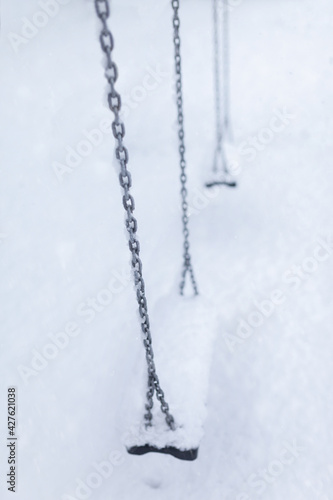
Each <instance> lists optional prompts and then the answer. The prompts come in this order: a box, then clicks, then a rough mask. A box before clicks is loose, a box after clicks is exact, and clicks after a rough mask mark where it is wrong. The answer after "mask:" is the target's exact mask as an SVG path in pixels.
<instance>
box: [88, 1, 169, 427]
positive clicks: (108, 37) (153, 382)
mask: <svg viewBox="0 0 333 500" xmlns="http://www.w3.org/2000/svg"><path fill="white" fill-rule="evenodd" d="M95 8H96V13H97V16H98V17H99V19H100V20H101V23H102V29H101V32H100V37H99V39H100V44H101V47H102V50H103V52H104V53H105V58H106V69H105V77H106V79H107V81H108V82H109V85H110V91H109V94H108V103H109V107H110V109H111V111H112V112H113V114H114V120H113V123H112V132H113V135H114V137H115V139H116V141H117V143H116V144H117V145H116V150H115V152H116V158H117V159H118V162H119V165H120V174H119V182H120V186H121V188H122V190H123V199H122V201H123V206H124V209H125V211H126V222H125V223H126V230H127V232H128V237H129V242H128V244H129V249H130V252H131V255H132V261H131V264H132V269H133V274H134V282H135V288H136V297H137V302H138V306H139V314H140V317H141V329H142V333H143V344H144V347H145V351H146V360H147V366H148V391H147V403H146V405H145V408H146V413H145V415H144V419H145V424H146V427H149V426H151V425H152V420H153V414H152V408H153V404H154V403H153V396H154V393H155V392H156V398H157V400H158V401H159V402H160V406H161V411H162V412H163V413H164V415H165V420H166V423H167V425H168V426H169V428H170V429H172V430H174V429H175V421H174V418H173V416H172V415H171V413H170V411H169V405H168V403H167V402H166V400H165V397H164V393H163V391H162V389H161V386H160V383H159V379H158V376H157V373H156V366H155V362H154V352H153V346H152V337H151V332H150V324H149V315H148V306H147V299H146V294H145V283H144V279H143V275H142V262H141V259H140V244H139V240H138V238H137V235H136V233H137V228H138V224H137V221H136V219H135V217H134V215H133V212H134V208H135V204H134V199H133V197H132V195H131V194H130V187H131V185H132V179H131V174H130V172H129V171H128V169H127V163H128V151H127V149H126V147H125V146H124V143H123V139H124V136H125V127H124V124H123V122H122V120H121V118H120V115H119V113H120V109H121V98H120V95H119V94H118V92H117V91H116V90H115V82H116V80H117V77H118V70H117V67H116V65H115V63H114V62H113V60H112V50H113V37H112V34H111V32H110V30H109V28H108V25H107V19H108V17H109V15H110V8H109V2H108V0H95Z"/></svg>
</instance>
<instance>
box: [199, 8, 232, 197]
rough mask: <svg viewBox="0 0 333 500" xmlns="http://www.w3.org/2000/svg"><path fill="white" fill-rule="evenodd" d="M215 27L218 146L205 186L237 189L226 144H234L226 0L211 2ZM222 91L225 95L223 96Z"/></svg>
mask: <svg viewBox="0 0 333 500" xmlns="http://www.w3.org/2000/svg"><path fill="white" fill-rule="evenodd" d="M212 6H213V25H214V30H213V31H214V87H215V120H216V125H215V127H216V146H215V152H214V159H213V168H212V180H211V181H208V182H206V184H205V186H206V187H207V188H211V187H214V186H227V187H236V186H237V183H236V181H235V180H234V179H233V177H232V175H231V172H230V168H229V159H228V154H227V143H231V142H232V130H231V120H230V92H229V91H230V61H229V58H230V47H229V45H230V43H229V12H228V8H229V6H228V2H227V0H212ZM221 87H222V88H223V95H222V93H221Z"/></svg>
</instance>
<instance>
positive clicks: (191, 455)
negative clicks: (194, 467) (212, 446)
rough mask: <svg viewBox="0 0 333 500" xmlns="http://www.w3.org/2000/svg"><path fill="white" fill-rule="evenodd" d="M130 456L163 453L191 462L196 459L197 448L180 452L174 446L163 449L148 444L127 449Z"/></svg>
mask: <svg viewBox="0 0 333 500" xmlns="http://www.w3.org/2000/svg"><path fill="white" fill-rule="evenodd" d="M127 452H128V453H129V454H130V455H145V454H146V453H151V452H153V453H163V454H165V455H172V456H173V457H175V458H179V460H187V461H193V460H195V459H196V458H197V457H198V448H193V449H192V450H180V449H178V448H175V447H174V446H166V447H165V448H157V447H156V446H151V445H149V444H146V445H143V446H132V447H131V448H128V449H127Z"/></svg>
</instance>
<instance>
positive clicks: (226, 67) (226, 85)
mask: <svg viewBox="0 0 333 500" xmlns="http://www.w3.org/2000/svg"><path fill="white" fill-rule="evenodd" d="M222 4H223V9H222V12H223V89H224V100H223V108H224V119H223V125H224V134H225V135H229V137H231V128H230V126H231V124H230V61H229V57H230V48H229V9H228V7H229V6H228V0H222Z"/></svg>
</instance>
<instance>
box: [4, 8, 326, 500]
mask: <svg viewBox="0 0 333 500" xmlns="http://www.w3.org/2000/svg"><path fill="white" fill-rule="evenodd" d="M51 3H52V2H51ZM230 3H231V4H232V5H234V6H235V7H234V8H233V9H232V12H231V46H232V53H231V60H232V68H231V80H232V82H231V83H232V95H231V97H232V118H233V131H234V137H235V144H236V146H237V148H238V152H239V160H240V169H239V171H237V176H238V179H239V188H238V189H237V190H230V191H227V190H224V189H222V190H220V192H219V194H217V195H216V196H214V197H213V198H212V197H211V198H208V196H209V195H210V193H207V192H206V191H205V190H204V189H203V187H202V186H203V182H204V180H205V179H207V177H208V176H209V172H210V168H211V164H212V156H213V147H214V108H213V77H212V40H211V38H212V32H211V9H210V2H208V1H204V0H183V1H182V2H181V10H180V15H181V19H182V25H181V34H182V54H183V70H184V94H185V127H186V144H187V159H188V172H189V183H190V186H189V189H190V194H189V198H190V206H191V214H192V215H191V219H190V230H191V241H192V252H193V263H194V266H195V272H196V274H197V279H198V282H199V286H200V291H201V293H202V294H203V295H204V296H206V297H208V299H209V300H211V301H212V302H213V303H214V305H215V307H216V309H217V310H218V313H219V332H218V337H217V341H216V345H215V348H214V359H213V363H212V367H211V379H210V380H211V382H210V391H209V395H208V418H207V421H206V426H205V436H204V439H203V440H202V443H201V446H200V452H199V457H198V459H197V461H195V462H191V463H186V462H180V461H178V460H176V459H174V458H173V457H170V456H163V455H156V454H154V455H147V456H143V457H133V456H130V455H128V454H127V453H126V451H125V450H124V447H123V444H122V443H123V440H124V438H125V437H126V433H127V432H128V431H129V429H128V420H129V415H128V411H127V409H128V407H127V399H126V398H127V396H126V395H127V394H128V393H129V391H130V389H131V386H132V385H133V384H135V382H136V374H135V366H136V361H137V359H139V357H143V356H144V353H143V350H142V343H141V338H140V330H139V325H138V320H137V313H136V304H135V297H134V293H133V287H132V284H131V281H130V278H129V274H128V267H129V254H128V249H127V244H126V239H125V236H124V229H123V208H122V205H121V198H120V191H119V187H118V179H117V172H116V168H114V167H115V163H114V160H113V147H114V146H113V137H112V135H111V134H110V133H109V128H108V123H109V122H110V119H111V116H110V113H109V111H108V109H107V107H106V100H105V94H106V91H105V87H106V86H105V81H104V77H103V68H102V60H103V59H102V55H101V52H100V47H99V44H98V38H97V34H98V28H99V24H98V22H97V20H96V18H95V17H96V16H95V13H94V7H93V2H92V1H88V0H81V1H79V0H71V1H67V2H66V1H63V0H62V1H61V2H60V1H59V2H58V3H57V4H56V5H57V6H58V7H57V8H56V7H53V9H54V10H53V11H51V10H50V7H48V11H49V14H44V15H41V14H40V12H41V11H42V12H45V9H44V11H43V9H42V8H41V6H40V5H41V4H43V0H41V2H37V1H36V0H28V1H27V0H24V1H23V0H18V1H16V2H6V3H5V2H4V3H3V5H2V55H1V57H2V60H1V63H2V64H1V67H2V74H3V79H2V84H1V87H2V88H1V99H2V102H1V121H2V127H1V130H2V133H1V156H2V170H1V183H0V190H1V195H0V200H1V220H0V235H1V246H0V253H1V271H0V272H1V305H2V307H1V313H0V314H1V317H0V324H1V328H2V332H1V364H0V366H1V377H0V380H1V394H2V396H1V398H2V401H1V413H0V418H1V422H0V428H1V430H2V433H1V436H2V439H1V447H0V448H1V451H0V453H1V462H0V469H1V473H2V474H1V498H4V499H5V498H12V495H13V494H12V493H11V492H8V491H7V485H6V483H5V480H4V476H5V474H6V473H7V472H8V465H7V449H6V437H7V434H6V418H7V417H6V413H5V410H6V407H5V403H6V392H7V387H8V386H12V385H16V387H17V391H18V423H19V427H18V483H17V486H18V490H17V494H16V498H18V499H19V500H31V499H32V498H33V499H34V500H57V499H62V500H65V499H67V500H68V499H70V498H71V499H73V498H76V499H79V498H92V499H94V500H107V499H114V498H116V499H122V500H139V499H141V498H146V499H148V500H150V499H161V500H167V499H168V500H169V499H171V498H172V499H175V500H178V499H182V500H183V499H190V500H196V499H201V498H207V499H209V500H257V499H265V500H282V499H287V500H303V499H304V500H331V499H332V498H333V493H332V491H333V451H332V438H333V436H332V421H333V401H332V390H331V383H332V382H331V381H332V378H333V365H332V361H331V359H332V347H333V341H332V332H331V330H332V320H333V300H332V298H333V294H332V282H333V240H332V215H333V210H332V185H333V184H332V182H333V172H332V168H331V164H332V156H333V147H332V141H331V135H332V132H333V122H332V114H333V94H332V83H333V81H332V73H333V48H332V47H333V43H332V42H333V35H332V21H333V4H332V2H330V1H329V0H317V1H315V0H312V1H311V0H275V1H273V0H271V1H268V0H266V1H264V0H243V1H238V2H236V1H235V2H230ZM44 4H46V0H45V1H44ZM48 5H49V4H48ZM53 5H54V4H53ZM30 22H34V23H35V24H37V25H38V26H39V27H38V28H36V27H35V28H34V27H33V26H34V25H31V24H29V23H30ZM112 29H113V32H114V37H115V44H116V46H115V52H114V55H115V59H116V62H117V63H118V66H119V71H120V77H119V81H118V89H119V91H120V92H121V94H122V95H123V100H124V110H125V122H126V129H127V135H126V140H127V146H128V149H129V153H130V170H131V172H132V177H133V193H134V196H135V198H136V207H137V208H136V215H137V218H138V221H139V236H140V240H141V252H142V260H143V262H144V272H145V279H146V285H147V294H148V299H149V305H150V309H151V323H152V331H153V332H154V324H155V325H156V324H160V322H161V321H163V318H160V317H157V316H156V315H155V314H154V305H155V304H157V302H158V300H159V299H160V297H161V296H163V295H164V294H165V293H168V291H169V290H170V289H171V288H172V287H174V286H175V284H177V280H178V279H179V273H180V267H181V226H180V214H179V185H178V157H177V142H176V128H175V106H174V105H173V60H172V50H173V49H172V32H171V7H170V5H169V1H166V0H160V1H159V2H156V1H154V0H142V1H141V2H139V1H137V0H113V3H112ZM22 30H23V31H22ZM10 33H12V35H10ZM13 34H16V36H15V35H13ZM9 35H10V38H9ZM18 35H19V36H21V37H24V38H19V37H18ZM105 120H106V121H105ZM268 129H269V130H268ZM93 130H94V131H93ZM92 131H93V132H92ZM87 135H88V136H89V140H90V142H89V143H88V146H87V142H84V143H82V140H85V141H87ZM253 141H254V142H253ZM92 142H95V145H91V146H89V144H91V143H92ZM73 151H74V152H73ZM75 151H76V153H75ZM78 151H79V152H78ZM66 156H67V158H66ZM66 161H67V164H66ZM60 165H63V166H66V167H67V171H66V172H65V173H63V174H59V172H60V170H61V166H60ZM68 167H69V168H68ZM56 172H57V173H58V175H57V174H56ZM215 194H216V193H215ZM210 196H211V195H210ZM106 289H107V290H108V291H107V292H106V291H105V290H106ZM153 334H154V333H153ZM203 334H204V332H203ZM55 343H58V344H59V346H60V344H61V343H62V345H61V347H58V348H57V347H56V346H55ZM50 346H51V347H50ZM52 346H53V347H52ZM45 355H46V356H47V357H48V358H49V359H45ZM50 358H52V359H50ZM188 390H189V391H195V387H189V388H188ZM102 462H104V464H101V463H102ZM106 462H107V463H106ZM97 471H99V474H98V475H96V473H97ZM103 474H104V476H105V477H104V476H103ZM94 481H95V482H94ZM89 485H90V486H89Z"/></svg>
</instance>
